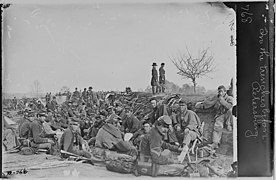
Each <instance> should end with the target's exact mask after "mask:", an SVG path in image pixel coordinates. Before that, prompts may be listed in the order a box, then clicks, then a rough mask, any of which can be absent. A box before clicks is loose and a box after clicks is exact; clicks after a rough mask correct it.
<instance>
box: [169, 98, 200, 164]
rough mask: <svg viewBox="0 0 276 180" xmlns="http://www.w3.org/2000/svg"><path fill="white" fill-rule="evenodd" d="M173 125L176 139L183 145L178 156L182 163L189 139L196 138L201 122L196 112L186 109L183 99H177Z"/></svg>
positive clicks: (198, 134)
mask: <svg viewBox="0 0 276 180" xmlns="http://www.w3.org/2000/svg"><path fill="white" fill-rule="evenodd" d="M173 125H174V128H175V130H176V136H177V139H178V140H179V141H180V143H181V144H182V145H183V151H182V153H181V154H180V156H179V157H178V160H179V161H180V162H181V163H182V162H183V160H184V158H185V156H186V154H187V153H188V150H189V145H190V143H191V141H194V140H196V139H197V137H199V136H200V134H201V133H202V132H200V127H201V122H200V119H199V117H198V116H197V114H196V113H195V112H193V111H191V110H188V109H187V104H186V103H185V101H184V100H183V99H181V100H180V101H179V111H178V112H177V114H176V115H175V116H173Z"/></svg>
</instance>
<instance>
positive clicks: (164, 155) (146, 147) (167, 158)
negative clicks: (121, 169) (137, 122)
mask: <svg viewBox="0 0 276 180" xmlns="http://www.w3.org/2000/svg"><path fill="white" fill-rule="evenodd" d="M171 124H172V120H171V118H170V117H169V116H167V115H164V116H161V117H159V118H158V120H157V122H156V124H155V127H153V128H151V130H150V131H149V133H148V134H147V135H145V136H144V137H143V138H142V141H141V148H140V149H141V152H140V157H141V155H142V156H143V155H144V156H148V157H150V158H151V161H152V162H153V163H154V164H158V165H161V164H172V163H174V161H173V159H172V158H171V153H170V151H169V150H171V151H176V152H177V151H182V148H181V147H178V146H176V145H171V144H169V143H166V142H164V141H163V139H164V135H165V133H166V132H167V131H168V128H169V126H170V125H171ZM165 149H167V150H165ZM168 149H169V150H168ZM153 176H155V175H154V173H153Z"/></svg>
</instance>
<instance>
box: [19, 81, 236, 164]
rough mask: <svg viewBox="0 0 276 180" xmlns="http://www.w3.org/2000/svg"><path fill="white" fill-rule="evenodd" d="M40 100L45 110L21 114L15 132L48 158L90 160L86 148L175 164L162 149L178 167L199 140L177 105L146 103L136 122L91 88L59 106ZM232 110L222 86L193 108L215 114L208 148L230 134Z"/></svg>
mask: <svg viewBox="0 0 276 180" xmlns="http://www.w3.org/2000/svg"><path fill="white" fill-rule="evenodd" d="M68 94H70V93H68ZM45 99H46V106H44V105H43V104H42V103H41V101H40V100H38V102H37V104H36V106H35V107H33V108H28V109H26V110H25V111H24V117H23V119H22V120H20V122H19V128H18V130H19V137H20V139H21V140H22V144H24V145H26V146H28V147H33V148H39V149H46V150H47V152H48V153H50V154H54V155H56V154H59V150H60V149H61V150H65V151H67V152H70V153H74V154H77V155H80V156H84V157H87V158H90V157H91V154H90V153H89V152H88V151H87V147H88V146H90V147H99V148H104V149H109V150H113V151H118V152H122V153H126V154H129V155H133V156H137V155H139V159H140V160H142V161H148V160H150V161H152V162H154V163H157V164H167V163H174V162H173V160H172V159H170V158H169V157H170V156H167V154H166V153H165V154H164V153H163V152H164V150H165V149H169V150H171V151H176V152H179V153H180V152H181V154H180V156H179V157H178V161H180V162H182V161H183V160H184V159H185V156H186V154H187V153H188V149H189V147H190V146H191V142H192V141H194V140H196V139H200V140H202V139H201V137H202V134H203V132H202V128H201V120H200V119H199V117H198V115H197V114H196V113H195V112H193V111H191V110H188V109H187V104H186V102H185V101H184V100H182V99H180V100H178V101H177V102H176V103H175V104H174V106H171V107H170V108H168V107H167V106H166V104H162V103H159V102H158V101H157V99H156V98H154V97H153V98H151V99H150V100H149V101H150V104H151V106H152V111H151V113H150V114H148V115H146V116H145V117H144V118H143V119H138V118H137V117H136V116H135V114H134V113H133V109H132V107H130V106H125V105H124V104H123V103H122V102H120V100H115V101H109V99H101V97H100V96H98V95H97V93H95V92H93V91H92V87H89V88H88V91H87V89H86V88H85V89H84V90H83V92H82V93H80V92H79V91H78V89H77V88H76V89H75V91H74V92H73V93H72V95H70V96H67V98H66V101H65V102H63V103H62V104H58V103H57V101H56V97H55V96H51V95H50V94H48V93H47V95H46V97H45ZM232 106H233V100H232V97H231V96H229V95H227V93H226V88H225V87H224V86H219V87H218V95H217V96H214V97H212V98H208V99H206V100H205V101H204V102H199V103H197V104H196V108H202V109H208V108H212V107H213V108H215V109H216V110H217V114H216V116H215V125H214V131H213V138H212V140H213V143H212V144H210V147H212V148H213V149H216V148H218V147H219V144H220V141H221V136H222V129H223V128H224V127H225V128H226V129H228V130H229V131H232V112H231V109H232ZM58 132H62V133H61V134H62V135H61V137H60V138H57V135H58ZM126 134H131V136H130V139H129V140H128V141H126V139H125V138H124V136H126ZM166 151H167V150H166ZM166 151H165V152H166Z"/></svg>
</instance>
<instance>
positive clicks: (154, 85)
mask: <svg viewBox="0 0 276 180" xmlns="http://www.w3.org/2000/svg"><path fill="white" fill-rule="evenodd" d="M156 66H157V64H156V63H153V64H152V70H151V83H150V84H151V88H152V94H155V93H156V92H157V80H158V73H157V70H156Z"/></svg>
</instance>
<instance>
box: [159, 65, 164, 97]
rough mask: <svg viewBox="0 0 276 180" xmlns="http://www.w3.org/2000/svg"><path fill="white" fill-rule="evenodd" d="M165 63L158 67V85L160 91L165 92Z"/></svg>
mask: <svg viewBox="0 0 276 180" xmlns="http://www.w3.org/2000/svg"><path fill="white" fill-rule="evenodd" d="M164 66H165V63H161V67H160V68H159V85H160V86H161V92H165V70H164Z"/></svg>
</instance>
